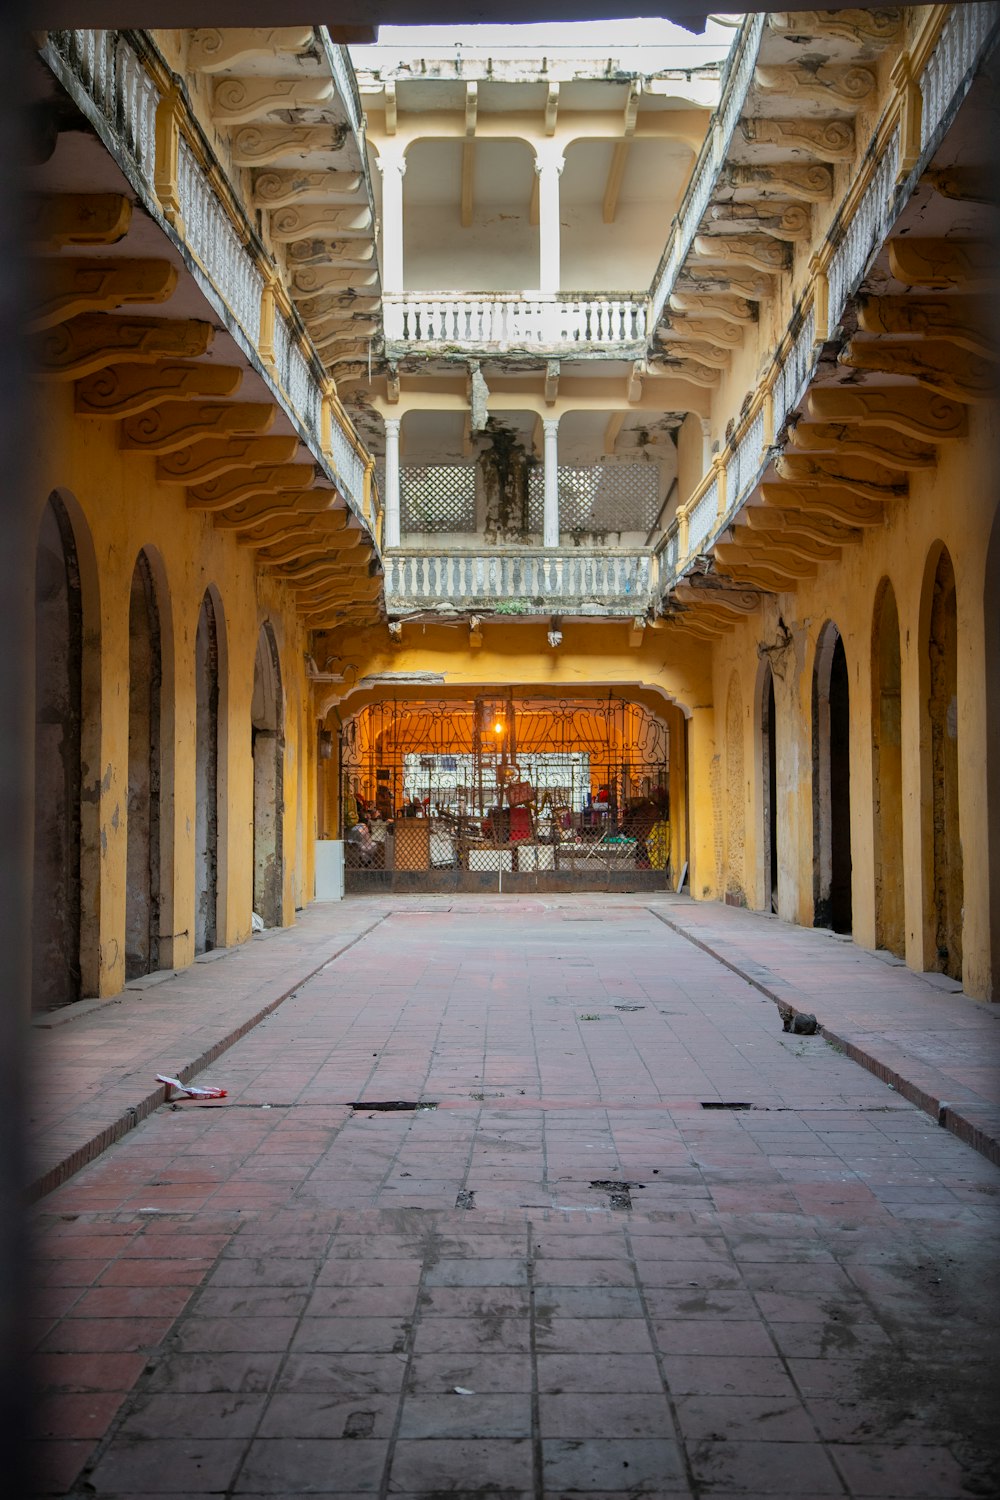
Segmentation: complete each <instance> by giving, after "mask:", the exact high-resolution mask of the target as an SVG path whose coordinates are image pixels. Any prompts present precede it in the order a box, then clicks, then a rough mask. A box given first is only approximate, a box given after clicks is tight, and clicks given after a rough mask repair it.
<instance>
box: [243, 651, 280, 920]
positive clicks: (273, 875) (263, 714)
mask: <svg viewBox="0 0 1000 1500" xmlns="http://www.w3.org/2000/svg"><path fill="white" fill-rule="evenodd" d="M250 717H251V741H252V753H253V909H254V911H255V912H256V913H257V914H258V916H259V917H260V918H261V919H262V920H263V923H264V926H265V927H280V926H281V918H282V883H283V882H282V876H283V862H282V857H281V855H282V829H283V823H284V805H283V800H284V799H283V793H282V776H283V770H284V728H283V704H282V695H281V668H280V664H279V661H278V650H277V646H276V644H275V640H274V636H273V634H272V633H271V629H270V627H269V626H267V625H262V626H261V629H260V635H259V636H258V639H257V657H256V661H255V662H254V678H253V703H252V706H251V711H250Z"/></svg>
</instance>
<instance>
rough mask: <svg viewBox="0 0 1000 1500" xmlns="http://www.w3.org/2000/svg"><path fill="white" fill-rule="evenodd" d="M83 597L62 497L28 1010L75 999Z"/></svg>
mask: <svg viewBox="0 0 1000 1500" xmlns="http://www.w3.org/2000/svg"><path fill="white" fill-rule="evenodd" d="M82 716H83V598H82V587H81V579H80V560H79V555H78V552H77V545H76V537H75V536H74V532H73V526H72V523H71V522H70V518H69V514H68V512H67V509H66V506H65V505H64V503H63V501H62V500H61V499H60V497H59V495H57V494H55V493H53V494H52V495H50V496H49V499H48V501H47V502H46V504H45V508H44V510H43V512H42V520H41V525H40V527H39V532H38V550H37V553H36V562H35V832H34V882H33V884H34V889H33V901H32V1008H33V1009H34V1010H52V1009H54V1008H55V1007H57V1006H60V1005H68V1004H70V1003H71V1002H72V1001H74V1000H79V999H80V997H81V995H82V993H83V986H82V982H81V979H82V977H81V954H80V921H81V890H80V873H81V797H80V793H81V747H82Z"/></svg>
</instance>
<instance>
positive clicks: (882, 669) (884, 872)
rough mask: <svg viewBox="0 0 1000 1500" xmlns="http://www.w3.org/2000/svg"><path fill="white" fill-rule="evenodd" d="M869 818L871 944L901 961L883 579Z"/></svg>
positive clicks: (899, 853) (897, 702)
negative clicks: (872, 897) (872, 872)
mask: <svg viewBox="0 0 1000 1500" xmlns="http://www.w3.org/2000/svg"><path fill="white" fill-rule="evenodd" d="M871 677H872V818H873V828H874V854H875V944H876V947H879V948H886V949H888V951H889V952H890V953H895V954H896V955H897V956H899V957H900V958H902V957H903V956H904V955H905V951H906V924H905V914H904V901H903V748H902V745H903V742H902V718H901V699H900V693H901V682H902V664H901V658H900V646H899V613H898V610H897V608H896V595H895V592H894V590H893V587H892V584H891V583H890V581H889V579H888V578H883V579H882V582H881V583H880V584H879V588H878V592H877V594H876V597H875V609H874V613H873V618H872V674H871Z"/></svg>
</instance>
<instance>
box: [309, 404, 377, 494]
mask: <svg viewBox="0 0 1000 1500" xmlns="http://www.w3.org/2000/svg"><path fill="white" fill-rule="evenodd" d="M336 395H337V384H336V381H334V380H327V381H325V382H324V384H323V401H322V404H321V406H320V416H319V445H320V447H321V449H322V450H323V452H324V453H325V454H326V456H327V458H328V459H329V460H330V461H331V463H332V462H333V403H334V399H335V397H336ZM367 489H368V486H367V475H366V484H365V498H366V501H367Z"/></svg>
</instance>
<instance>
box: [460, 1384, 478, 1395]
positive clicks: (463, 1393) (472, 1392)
mask: <svg viewBox="0 0 1000 1500" xmlns="http://www.w3.org/2000/svg"><path fill="white" fill-rule="evenodd" d="M475 1394H476V1393H475V1391H467V1390H466V1389H465V1386H464V1385H456V1387H455V1395H456V1396H474V1395H475Z"/></svg>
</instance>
